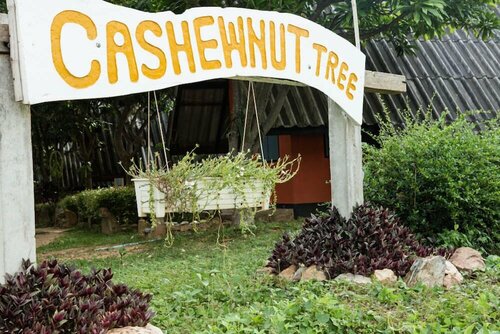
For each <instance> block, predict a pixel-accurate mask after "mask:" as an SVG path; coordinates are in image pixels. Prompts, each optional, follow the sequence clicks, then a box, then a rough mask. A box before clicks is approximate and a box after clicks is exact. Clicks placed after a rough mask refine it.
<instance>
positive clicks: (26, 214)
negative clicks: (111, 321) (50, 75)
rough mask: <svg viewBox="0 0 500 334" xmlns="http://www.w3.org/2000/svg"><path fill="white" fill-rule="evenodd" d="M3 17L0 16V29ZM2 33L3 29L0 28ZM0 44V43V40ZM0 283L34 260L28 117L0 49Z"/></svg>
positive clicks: (3, 48)
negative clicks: (18, 97) (6, 275)
mask: <svg viewBox="0 0 500 334" xmlns="http://www.w3.org/2000/svg"><path fill="white" fill-rule="evenodd" d="M6 21H7V16H6V15H2V14H0V26H2V25H4V24H6V23H7V22H6ZM3 30H4V29H3ZM0 43H2V41H0ZM0 73H1V75H0V283H2V282H3V281H4V275H5V273H10V274H12V273H14V272H16V271H18V270H19V268H20V265H21V261H22V259H30V260H31V261H33V262H34V261H35V260H36V256H35V252H36V243H35V213H34V194H33V162H32V154H31V115H30V108H29V106H26V105H23V104H21V103H18V102H16V100H15V97H14V95H15V94H14V79H13V77H12V69H11V61H10V56H9V53H8V52H7V50H6V48H5V46H3V45H2V47H0Z"/></svg>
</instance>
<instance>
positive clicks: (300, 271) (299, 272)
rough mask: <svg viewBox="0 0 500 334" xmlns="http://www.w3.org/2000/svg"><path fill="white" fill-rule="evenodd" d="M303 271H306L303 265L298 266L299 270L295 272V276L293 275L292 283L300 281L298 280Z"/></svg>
mask: <svg viewBox="0 0 500 334" xmlns="http://www.w3.org/2000/svg"><path fill="white" fill-rule="evenodd" d="M304 271H306V267H304V266H303V265H300V266H299V269H297V271H296V272H295V274H293V278H292V281H294V282H298V281H300V279H301V278H302V273H303V272H304Z"/></svg>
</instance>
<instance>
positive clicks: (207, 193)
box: [132, 178, 271, 218]
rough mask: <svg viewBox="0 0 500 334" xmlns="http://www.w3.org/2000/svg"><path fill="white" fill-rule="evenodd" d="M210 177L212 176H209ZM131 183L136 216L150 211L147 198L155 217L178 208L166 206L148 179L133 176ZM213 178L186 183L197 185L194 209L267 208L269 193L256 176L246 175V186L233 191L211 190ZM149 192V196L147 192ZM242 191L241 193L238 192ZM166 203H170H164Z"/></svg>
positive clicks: (176, 210) (144, 214)
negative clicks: (248, 176) (195, 207)
mask: <svg viewBox="0 0 500 334" xmlns="http://www.w3.org/2000/svg"><path fill="white" fill-rule="evenodd" d="M210 179H212V180H210ZM132 181H134V186H135V196H136V201H137V214H138V216H139V217H146V216H147V214H149V213H150V212H151V209H150V200H152V203H151V204H152V206H153V207H154V211H155V215H156V217H158V218H163V217H165V213H166V212H178V211H179V208H178V207H175V206H174V207H171V206H167V203H166V201H165V196H168V195H165V193H164V192H161V191H160V190H159V189H158V188H157V187H155V186H154V185H153V186H152V192H150V182H149V180H148V179H133V180H132ZM213 182H214V181H213V178H204V179H201V180H195V181H192V182H189V183H187V184H186V186H188V187H195V186H196V189H197V193H198V194H199V195H198V201H197V204H196V205H197V209H198V210H197V211H200V212H201V211H208V210H225V209H242V208H262V209H263V210H267V209H269V201H270V197H271V194H270V193H264V185H263V183H262V182H260V181H258V180H252V179H250V180H249V182H248V184H249V185H248V186H247V187H246V189H243V190H242V191H241V192H235V191H234V190H233V189H231V188H230V187H227V188H223V189H221V190H220V191H217V192H215V191H213V188H214V187H213V186H211V185H212V184H213ZM150 193H151V196H150ZM242 194H244V195H243V196H242ZM168 204H170V203H168Z"/></svg>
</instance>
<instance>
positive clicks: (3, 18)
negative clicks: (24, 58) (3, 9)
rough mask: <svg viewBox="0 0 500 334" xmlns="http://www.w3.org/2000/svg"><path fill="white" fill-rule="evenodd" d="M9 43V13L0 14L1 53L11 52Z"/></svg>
mask: <svg viewBox="0 0 500 334" xmlns="http://www.w3.org/2000/svg"><path fill="white" fill-rule="evenodd" d="M7 43H9V17H8V16H7V14H0V54H6V53H9V48H8V47H7Z"/></svg>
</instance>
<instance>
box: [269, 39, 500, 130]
mask: <svg viewBox="0 0 500 334" xmlns="http://www.w3.org/2000/svg"><path fill="white" fill-rule="evenodd" d="M415 43H416V44H417V46H418V47H419V50H418V51H417V53H416V55H414V56H398V55H397V53H396V51H395V49H394V47H393V46H392V45H391V44H390V43H388V42H386V41H384V40H372V41H370V42H368V43H367V45H366V46H365V50H364V51H365V53H366V56H367V60H366V62H367V69H369V70H372V71H378V72H388V73H394V74H403V75H404V76H405V77H406V79H407V85H408V91H407V93H406V94H395V95H386V94H375V93H367V94H365V103H364V114H363V120H364V123H365V124H367V125H374V124H376V123H377V119H376V117H377V115H379V114H381V113H382V112H383V110H384V106H385V107H386V108H387V110H388V111H389V112H390V117H391V120H392V122H393V123H395V124H401V123H402V122H403V117H402V115H401V111H402V110H407V109H408V110H409V111H410V112H411V113H412V114H413V115H416V114H417V113H423V112H424V111H425V110H428V108H429V109H430V110H431V111H432V113H433V114H434V115H435V116H438V115H440V114H441V113H442V112H443V111H445V110H447V111H448V112H449V113H450V118H451V119H454V118H455V117H456V116H457V113H461V112H465V111H471V110H483V112H482V113H480V114H478V115H475V116H471V118H472V120H474V121H476V122H477V123H481V121H482V120H485V119H490V118H493V117H494V116H495V115H497V114H498V113H499V111H500V34H497V35H495V36H494V38H492V39H491V40H489V41H482V40H479V39H477V38H475V37H474V36H472V35H470V34H468V33H465V32H463V31H457V32H455V33H453V34H449V35H447V36H444V37H443V38H442V39H441V40H439V39H433V40H430V41H424V40H417V41H415ZM326 124H327V101H326V97H325V96H324V95H323V94H322V93H320V92H318V91H316V90H315V89H313V88H309V87H292V88H291V91H290V93H289V94H288V97H287V101H286V102H285V106H284V108H283V110H282V112H281V115H280V117H279V118H278V120H277V123H276V125H275V127H277V128H279V127H285V128H288V127H310V126H313V127H315V126H320V125H326Z"/></svg>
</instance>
